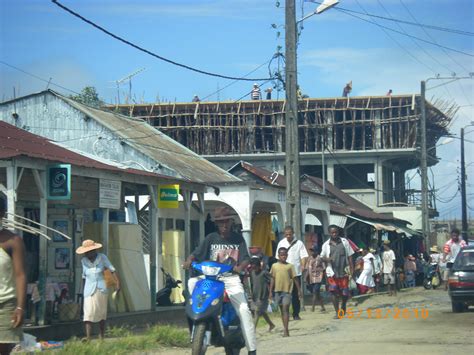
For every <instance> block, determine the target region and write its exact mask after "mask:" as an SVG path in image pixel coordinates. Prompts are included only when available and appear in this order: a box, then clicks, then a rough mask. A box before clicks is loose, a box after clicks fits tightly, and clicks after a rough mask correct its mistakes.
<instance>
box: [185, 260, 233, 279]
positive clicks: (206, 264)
mask: <svg viewBox="0 0 474 355" xmlns="http://www.w3.org/2000/svg"><path fill="white" fill-rule="evenodd" d="M192 266H193V268H194V269H196V270H198V271H200V272H202V273H203V274H204V275H206V276H217V275H219V274H224V273H226V272H229V271H232V265H226V264H221V263H218V262H216V261H203V262H202V263H193V264H192Z"/></svg>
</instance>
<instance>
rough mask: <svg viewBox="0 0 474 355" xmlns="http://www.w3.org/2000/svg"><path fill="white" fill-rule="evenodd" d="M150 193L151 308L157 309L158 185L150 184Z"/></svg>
mask: <svg viewBox="0 0 474 355" xmlns="http://www.w3.org/2000/svg"><path fill="white" fill-rule="evenodd" d="M148 193H149V194H150V201H151V203H150V233H151V241H150V244H151V245H150V300H151V303H150V309H151V310H152V311H154V310H155V309H156V265H157V260H156V259H157V251H158V248H159V249H161V247H159V246H158V233H159V230H158V189H157V187H156V186H153V185H148Z"/></svg>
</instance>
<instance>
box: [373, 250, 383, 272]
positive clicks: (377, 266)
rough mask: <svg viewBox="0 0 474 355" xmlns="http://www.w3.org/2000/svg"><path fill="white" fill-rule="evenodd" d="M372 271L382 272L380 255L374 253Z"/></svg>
mask: <svg viewBox="0 0 474 355" xmlns="http://www.w3.org/2000/svg"><path fill="white" fill-rule="evenodd" d="M374 267H375V270H374V273H375V274H380V273H381V272H382V260H380V255H379V254H375V255H374Z"/></svg>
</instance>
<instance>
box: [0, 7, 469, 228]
mask: <svg viewBox="0 0 474 355" xmlns="http://www.w3.org/2000/svg"><path fill="white" fill-rule="evenodd" d="M59 2H60V3H61V4H63V5H64V6H66V7H68V8H70V9H71V10H73V11H75V12H77V13H79V14H80V15H82V16H83V17H85V18H87V19H89V20H91V21H93V22H95V23H96V24H98V25H100V26H102V27H104V28H105V29H107V30H108V31H110V32H112V33H114V34H115V35H117V36H120V37H122V38H124V39H126V40H127V41H129V42H132V43H134V44H136V45H138V46H140V47H143V48H145V49H146V50H148V51H150V52H153V53H155V54H157V55H158V56H161V57H165V58H167V59H169V60H171V61H174V62H178V63H181V64H184V65H187V66H190V67H193V68H197V69H199V70H203V71H207V72H212V73H217V74H221V75H224V76H231V77H239V78H241V77H245V78H247V79H252V80H251V81H234V80H228V79H222V78H218V77H213V76H208V75H203V74H199V73H196V72H193V71H189V70H187V69H184V68H182V67H179V66H176V65H173V64H170V63H167V62H164V61H162V60H159V59H157V58H155V57H153V56H151V55H149V54H146V53H143V52H141V51H139V50H137V49H135V48H132V47H130V46H128V45H126V44H124V43H122V42H120V41H118V40H116V39H114V38H112V37H110V36H108V35H106V34H104V33H103V32H100V31H99V30H97V29H96V28H94V27H92V26H91V25H89V24H87V23H85V22H83V21H81V20H80V19H78V18H76V17H74V16H72V15H71V14H69V13H67V12H66V11H64V10H63V9H61V8H60V7H58V6H57V5H55V4H54V3H53V2H51V1H50V0H22V1H17V0H2V1H0V26H1V27H0V100H1V101H4V100H7V99H10V98H12V97H13V95H14V93H15V96H16V97H19V96H23V95H27V94H30V93H33V92H38V91H41V90H44V89H45V88H47V87H48V85H49V88H51V89H53V90H56V91H58V92H60V93H63V94H68V95H69V94H71V93H74V92H79V91H80V90H81V89H82V88H84V87H85V86H94V87H95V88H96V89H97V91H98V93H99V95H100V97H101V98H102V99H103V100H104V101H106V102H108V103H116V102H118V101H120V102H121V103H124V102H125V101H132V102H137V103H140V102H156V101H158V100H160V101H173V102H174V101H177V102H183V101H190V100H191V98H192V96H193V95H194V94H198V95H199V96H200V97H201V99H204V100H210V101H215V100H229V99H231V100H239V99H245V98H247V97H248V95H247V94H248V93H249V91H250V89H251V86H252V84H253V81H254V80H253V79H265V78H268V77H269V69H270V71H271V72H275V71H277V70H278V61H277V60H273V61H271V58H272V57H273V55H274V54H275V53H276V52H277V50H278V49H277V48H278V46H281V47H282V48H283V47H284V12H285V11H284V5H285V1H284V0H280V1H276V0H259V1H255V0H201V1H197V0H154V1H152V0H149V1H144V0H134V1H131V0H129V1H125V0H108V1H106V0H81V1H78V0H76V1H73V0H60V1H59ZM473 3H474V2H473V1H472V0H456V1H453V0H340V3H339V5H338V6H337V7H336V8H333V9H330V10H328V11H326V12H324V13H322V14H320V15H315V16H312V17H310V18H308V19H307V20H305V21H304V22H302V26H303V27H302V28H301V27H300V36H299V44H298V83H299V85H300V87H301V88H302V91H303V93H304V94H307V95H309V96H310V97H334V96H340V95H341V92H342V88H343V86H344V85H345V83H347V82H348V81H350V80H352V82H353V91H352V93H351V96H360V95H384V94H385V93H386V92H387V91H388V89H392V90H393V93H394V94H415V93H419V91H420V81H421V80H426V79H428V78H433V77H435V76H436V75H438V74H439V75H440V76H441V77H451V76H452V75H453V73H455V75H456V76H457V77H468V76H469V73H472V72H474V58H473V55H474V37H473V36H472V35H464V34H460V33H459V31H467V32H470V33H471V34H472V32H474V25H473V23H474V7H473V6H474V5H473ZM278 4H279V6H278ZM316 6H317V4H314V3H311V2H307V1H305V2H302V1H301V0H297V1H296V7H297V18H298V19H300V18H302V17H303V14H304V15H306V14H310V13H311V12H313V11H314V10H315V8H316ZM341 9H346V10H351V11H355V12H357V13H354V12H351V13H350V14H352V15H350V14H348V13H347V12H345V11H342V10H341ZM366 13H368V14H372V15H377V16H382V17H385V18H394V19H397V20H402V21H408V22H412V23H421V24H425V25H430V26H437V27H441V28H442V29H444V30H442V31H440V30H435V29H432V28H428V27H421V26H412V25H408V24H403V23H400V22H394V21H387V20H383V19H380V18H375V17H369V16H365V15H362V14H366ZM364 20H365V21H364ZM367 21H371V22H372V23H369V22H367ZM374 22H375V23H374ZM382 26H384V27H386V28H383V27H382ZM387 28H390V29H393V30H395V31H397V32H394V31H390V30H389V29H387ZM446 29H449V30H457V32H456V33H453V32H452V31H447V30H446ZM409 36H412V37H409ZM413 37H416V39H415V38H413ZM427 42H432V43H431V44H430V43H427ZM142 68H144V70H143V71H141V72H139V73H137V74H136V75H134V76H133V77H132V79H131V98H130V95H129V91H130V86H129V81H126V80H125V81H123V82H122V83H121V84H120V85H119V86H118V88H117V81H119V80H120V79H122V78H124V77H127V76H128V75H129V74H132V73H135V72H136V71H138V70H140V69H142ZM280 69H281V66H280ZM48 82H49V84H48ZM258 83H259V84H261V85H262V86H263V87H268V86H271V85H272V82H268V81H258ZM445 83H446V85H442V86H439V87H436V86H438V85H440V84H445ZM427 88H428V90H427V98H428V99H429V100H434V99H442V100H445V101H446V102H449V103H455V104H457V105H458V106H459V111H458V114H457V115H456V117H455V120H454V121H453V122H452V124H451V126H450V132H451V133H452V134H453V135H454V139H453V140H452V141H451V143H448V144H442V143H444V142H445V138H441V139H440V141H439V142H438V143H439V144H440V146H439V147H438V149H437V156H438V157H439V158H440V162H439V163H438V164H437V165H436V166H435V167H434V168H433V169H432V170H433V174H432V175H431V173H430V178H431V184H433V183H434V186H435V188H436V189H438V201H437V208H438V210H439V211H440V218H442V219H444V218H458V219H459V218H460V215H461V202H460V201H461V200H460V193H459V191H458V181H459V170H460V169H459V166H460V164H459V161H460V148H459V147H460V144H459V134H460V128H461V127H465V126H467V125H469V124H470V123H471V122H473V123H474V114H473V109H474V107H473V103H474V82H473V79H460V80H457V81H454V82H451V83H448V81H446V80H444V81H442V80H429V81H428V83H427ZM276 95H278V93H275V92H274V96H276ZM279 95H280V97H283V96H284V93H283V92H281V93H279ZM465 138H466V142H465V149H466V165H467V170H466V171H467V175H468V180H467V194H468V205H469V209H468V214H469V215H470V216H472V215H473V213H474V179H473V178H472V176H474V159H473V154H472V153H473V152H474V149H473V142H474V127H466V130H465ZM408 175H409V177H411V176H413V175H415V176H414V178H413V179H412V180H411V182H410V184H411V187H412V188H416V187H419V178H418V176H417V175H416V172H415V173H412V172H409V173H408Z"/></svg>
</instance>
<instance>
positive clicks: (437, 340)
mask: <svg viewBox="0 0 474 355" xmlns="http://www.w3.org/2000/svg"><path fill="white" fill-rule="evenodd" d="M351 306H352V310H353V311H354V314H355V315H354V318H352V319H347V318H345V319H333V318H334V312H333V311H331V312H327V313H320V312H319V310H316V312H314V313H312V312H309V311H306V312H303V313H302V318H303V320H301V321H291V322H290V335H291V336H290V338H283V337H282V327H281V321H280V320H279V319H276V324H277V328H276V330H274V331H273V332H272V333H268V332H266V328H264V327H259V328H258V329H257V333H258V353H259V354H275V355H276V354H280V355H283V354H288V355H289V354H292V355H296V354H298V355H303V354H375V353H379V354H380V353H382V354H384V355H385V354H397V355H400V354H413V353H417V354H471V353H472V351H473V349H474V310H473V309H472V308H471V309H470V310H469V312H465V313H460V314H453V313H452V312H451V304H450V301H449V296H448V294H447V293H446V292H445V291H442V290H429V291H426V290H424V289H423V288H416V289H411V290H407V291H405V290H404V291H403V292H401V293H399V294H398V296H397V297H388V296H387V295H377V296H372V297H371V298H368V299H366V300H365V301H363V302H361V303H359V304H354V303H352V305H351ZM394 307H398V309H399V310H400V313H399V314H398V319H394V317H396V316H397V315H395V316H394V314H395V313H397V312H396V311H395V308H394ZM307 309H308V308H307ZM327 309H328V310H332V306H330V305H327ZM367 309H370V310H371V311H370V312H371V317H372V318H371V319H369V318H368V312H367ZM376 309H380V311H376ZM389 309H390V313H388V312H389ZM405 309H407V310H406V311H404V310H405ZM422 309H427V310H428V315H427V314H426V313H423V316H425V318H426V319H423V318H422V313H421V310H422ZM414 310H415V311H414ZM416 310H418V319H416V318H415V315H416V312H417V311H416ZM403 312H405V313H403ZM358 314H360V316H359V317H357V315H358ZM426 315H427V317H426ZM377 316H381V319H376V318H377ZM385 316H387V317H386V318H384V317H385ZM406 318H408V319H406ZM159 353H160V354H183V355H184V354H190V350H178V349H169V350H166V351H164V352H163V351H161V352H159ZM208 353H209V354H211V355H217V354H223V349H215V348H210V349H209V350H208ZM245 353H246V351H242V352H241V354H245Z"/></svg>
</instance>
